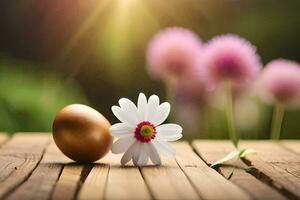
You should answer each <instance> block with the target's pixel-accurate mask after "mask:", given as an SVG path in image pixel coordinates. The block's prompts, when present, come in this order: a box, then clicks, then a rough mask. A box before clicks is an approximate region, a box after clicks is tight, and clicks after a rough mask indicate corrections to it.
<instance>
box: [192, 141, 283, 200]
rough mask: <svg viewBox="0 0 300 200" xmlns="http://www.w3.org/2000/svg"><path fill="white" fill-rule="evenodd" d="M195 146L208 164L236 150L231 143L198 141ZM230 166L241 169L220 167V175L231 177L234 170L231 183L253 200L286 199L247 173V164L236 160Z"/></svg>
mask: <svg viewBox="0 0 300 200" xmlns="http://www.w3.org/2000/svg"><path fill="white" fill-rule="evenodd" d="M193 144H194V147H195V149H196V150H197V152H198V153H199V154H200V155H201V157H202V158H203V159H204V160H205V161H206V163H208V164H212V163H214V162H216V161H217V160H219V159H220V158H222V157H224V156H225V155H226V154H227V153H228V152H231V151H233V150H234V146H233V145H232V143H231V142H230V141H211V140H210V141H208V140H201V141H200V140H198V141H195V142H194V143H193ZM229 164H234V165H236V166H238V167H240V168H235V169H234V168H233V167H230V166H226V167H220V168H219V171H220V173H221V174H223V175H224V176H225V177H229V176H230V174H231V173H232V170H234V173H233V175H232V177H231V178H230V181H231V182H233V183H235V184H236V185H238V186H239V187H240V188H242V189H243V190H244V191H246V192H247V193H248V194H249V195H250V196H251V197H252V198H253V199H262V200H263V199H286V198H285V197H284V196H282V195H281V194H280V193H279V192H277V191H276V190H274V189H272V188H271V187H270V186H268V185H266V184H264V183H263V182H261V181H259V180H258V179H256V178H255V177H254V176H253V175H251V174H249V173H247V172H246V171H245V170H244V169H245V168H246V167H247V165H246V164H245V163H243V162H241V161H240V160H239V161H236V160H235V161H234V162H229Z"/></svg>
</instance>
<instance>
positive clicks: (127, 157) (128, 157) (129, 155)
mask: <svg viewBox="0 0 300 200" xmlns="http://www.w3.org/2000/svg"><path fill="white" fill-rule="evenodd" d="M136 144H137V142H134V143H133V144H132V145H131V146H130V147H129V149H128V150H127V151H126V152H125V153H124V155H123V157H122V159H121V164H122V165H125V164H126V163H128V162H129V161H130V160H131V159H132V156H133V153H134V151H135V147H136Z"/></svg>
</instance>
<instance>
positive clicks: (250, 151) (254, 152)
mask: <svg viewBox="0 0 300 200" xmlns="http://www.w3.org/2000/svg"><path fill="white" fill-rule="evenodd" d="M256 153H257V152H256V151H255V150H254V149H243V150H242V151H241V152H240V155H239V157H240V158H243V157H245V156H246V155H250V154H256Z"/></svg>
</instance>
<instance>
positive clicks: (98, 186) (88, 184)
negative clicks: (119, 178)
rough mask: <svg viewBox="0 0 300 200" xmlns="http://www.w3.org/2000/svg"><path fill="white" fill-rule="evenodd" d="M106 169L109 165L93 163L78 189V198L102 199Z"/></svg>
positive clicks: (87, 199)
mask: <svg viewBox="0 0 300 200" xmlns="http://www.w3.org/2000/svg"><path fill="white" fill-rule="evenodd" d="M108 171H109V165H107V164H101V163H97V164H95V165H94V167H93V168H92V170H91V171H90V173H89V174H88V177H87V178H86V179H85V181H84V183H83V185H82V187H81V189H80V191H79V194H78V199H80V200H84V199H86V200H89V199H103V198H104V191H105V187H106V180H107V176H108Z"/></svg>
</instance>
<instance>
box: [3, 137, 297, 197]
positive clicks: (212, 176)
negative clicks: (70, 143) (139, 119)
mask: <svg viewBox="0 0 300 200" xmlns="http://www.w3.org/2000/svg"><path fill="white" fill-rule="evenodd" d="M172 145H173V146H174V148H176V152H177V154H176V157H175V158H167V159H165V158H164V159H163V160H162V162H163V165H162V166H160V167H153V166H148V167H142V168H138V167H134V166H128V167H121V166H120V164H119V160H120V158H121V155H113V154H108V155H107V156H105V157H104V158H103V159H101V160H99V161H98V162H96V163H93V164H89V165H81V164H77V163H74V162H72V161H71V160H69V159H68V158H66V157H65V156H64V155H63V154H62V153H61V152H60V151H59V150H58V149H57V147H56V146H55V144H54V142H53V140H52V138H51V135H50V134H42V133H18V134H15V135H14V136H13V137H11V138H9V137H8V136H7V135H5V134H0V199H17V200H20V199H38V200H42V199H47V200H48V199H62V200H68V199H130V200H131V199H180V200H182V199H230V200H231V199H238V200H242V199H272V200H273V199H300V141H282V142H280V143H274V142H270V141H243V142H241V146H243V147H249V148H254V149H256V150H257V152H258V153H257V154H256V155H250V156H247V158H246V159H245V160H244V161H243V162H242V161H238V162H236V163H235V164H236V165H238V166H240V168H235V170H234V173H233V175H232V176H231V178H230V179H229V180H228V179H227V178H228V177H229V175H230V174H231V172H232V170H233V168H232V166H227V167H222V168H220V169H219V171H216V170H214V169H212V168H210V167H209V164H211V163H213V162H214V161H216V160H217V159H219V158H221V157H222V156H224V155H225V154H226V152H229V151H231V150H233V146H232V145H231V143H230V142H229V141H209V140H196V141H194V142H193V143H192V144H189V143H187V142H184V141H182V142H176V143H172ZM250 165H252V166H253V168H252V170H248V171H246V170H244V169H242V168H248V166H250Z"/></svg>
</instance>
